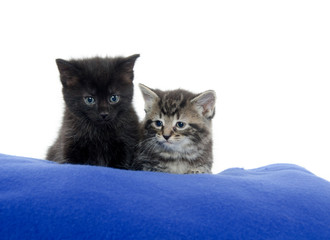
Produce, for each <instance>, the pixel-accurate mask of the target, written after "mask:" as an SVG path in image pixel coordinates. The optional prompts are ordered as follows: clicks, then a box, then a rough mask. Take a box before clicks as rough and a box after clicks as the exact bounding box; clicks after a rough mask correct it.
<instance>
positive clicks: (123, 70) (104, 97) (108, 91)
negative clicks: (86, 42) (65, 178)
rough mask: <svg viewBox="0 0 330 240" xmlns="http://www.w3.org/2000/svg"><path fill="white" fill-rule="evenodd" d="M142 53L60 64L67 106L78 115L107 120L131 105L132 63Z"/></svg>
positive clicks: (58, 61) (100, 120)
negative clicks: (124, 56) (126, 56)
mask: <svg viewBox="0 0 330 240" xmlns="http://www.w3.org/2000/svg"><path fill="white" fill-rule="evenodd" d="M138 56H139V55H133V56H131V57H128V58H91V59H82V60H71V61H64V60H61V59H58V60H57V61H56V62H57V65H58V68H59V71H60V77H61V81H62V85H63V96H64V100H65V103H66V105H67V107H68V109H69V110H70V111H71V112H72V113H73V114H74V115H75V116H76V117H78V118H80V119H84V120H88V121H91V122H93V123H96V124H105V123H109V122H111V121H113V120H114V119H116V117H117V116H118V115H119V114H120V113H121V112H124V111H125V110H126V109H127V108H128V107H129V106H131V102H132V98H133V83H132V81H133V66H134V63H135V60H136V58H137V57H138Z"/></svg>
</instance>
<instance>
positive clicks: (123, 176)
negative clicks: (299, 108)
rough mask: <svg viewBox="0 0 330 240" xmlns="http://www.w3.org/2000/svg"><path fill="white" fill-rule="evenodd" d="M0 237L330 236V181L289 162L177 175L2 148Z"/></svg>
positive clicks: (211, 237)
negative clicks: (85, 163)
mask: <svg viewBox="0 0 330 240" xmlns="http://www.w3.org/2000/svg"><path fill="white" fill-rule="evenodd" d="M0 239H20V240H22V239H330V183H329V182H328V181H325V180H323V179H321V178H319V177H317V176H315V175H313V174H312V173H310V172H309V171H307V170H305V169H304V168H302V167H299V166H296V165H288V164H275V165H270V166H266V167H261V168H258V169H252V170H244V169H239V168H233V169H228V170H226V171H223V172H221V173H219V174H214V175H212V174H198V175H175V174H166V173H157V172H142V171H126V170H119V169H112V168H105V167H96V166H82V165H70V164H63V165H61V164H57V163H54V162H49V161H45V160H37V159H30V158H23V157H14V156H8V155H1V154H0Z"/></svg>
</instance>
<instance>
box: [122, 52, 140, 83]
mask: <svg viewBox="0 0 330 240" xmlns="http://www.w3.org/2000/svg"><path fill="white" fill-rule="evenodd" d="M138 57H140V54H134V55H132V56H129V57H126V58H123V59H122V61H120V63H119V68H120V70H121V71H122V72H123V74H124V79H125V80H128V81H130V82H131V81H133V79H134V74H133V68H134V65H135V61H136V59H137V58H138Z"/></svg>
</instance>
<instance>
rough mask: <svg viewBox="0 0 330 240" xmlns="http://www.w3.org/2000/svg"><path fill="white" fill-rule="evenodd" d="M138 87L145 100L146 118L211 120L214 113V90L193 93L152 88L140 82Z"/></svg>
mask: <svg viewBox="0 0 330 240" xmlns="http://www.w3.org/2000/svg"><path fill="white" fill-rule="evenodd" d="M140 89H141V91H142V94H143V98H144V100H145V112H146V118H148V117H151V118H157V117H164V116H167V117H175V118H176V119H180V117H182V116H185V117H189V118H191V119H192V120H195V121H196V120H197V119H200V120H202V121H205V120H211V119H212V118H213V117H214V113H215V92H214V91H212V90H209V91H206V92H203V93H201V94H194V93H191V92H188V91H186V90H182V89H177V90H172V91H161V90H158V89H156V90H153V89H151V88H148V87H146V86H144V85H142V84H140Z"/></svg>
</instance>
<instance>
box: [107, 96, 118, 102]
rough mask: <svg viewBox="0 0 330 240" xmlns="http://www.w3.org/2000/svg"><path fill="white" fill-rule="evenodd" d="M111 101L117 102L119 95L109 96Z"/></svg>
mask: <svg viewBox="0 0 330 240" xmlns="http://www.w3.org/2000/svg"><path fill="white" fill-rule="evenodd" d="M109 101H110V103H117V102H119V96H117V95H112V96H111V97H110V98H109Z"/></svg>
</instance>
